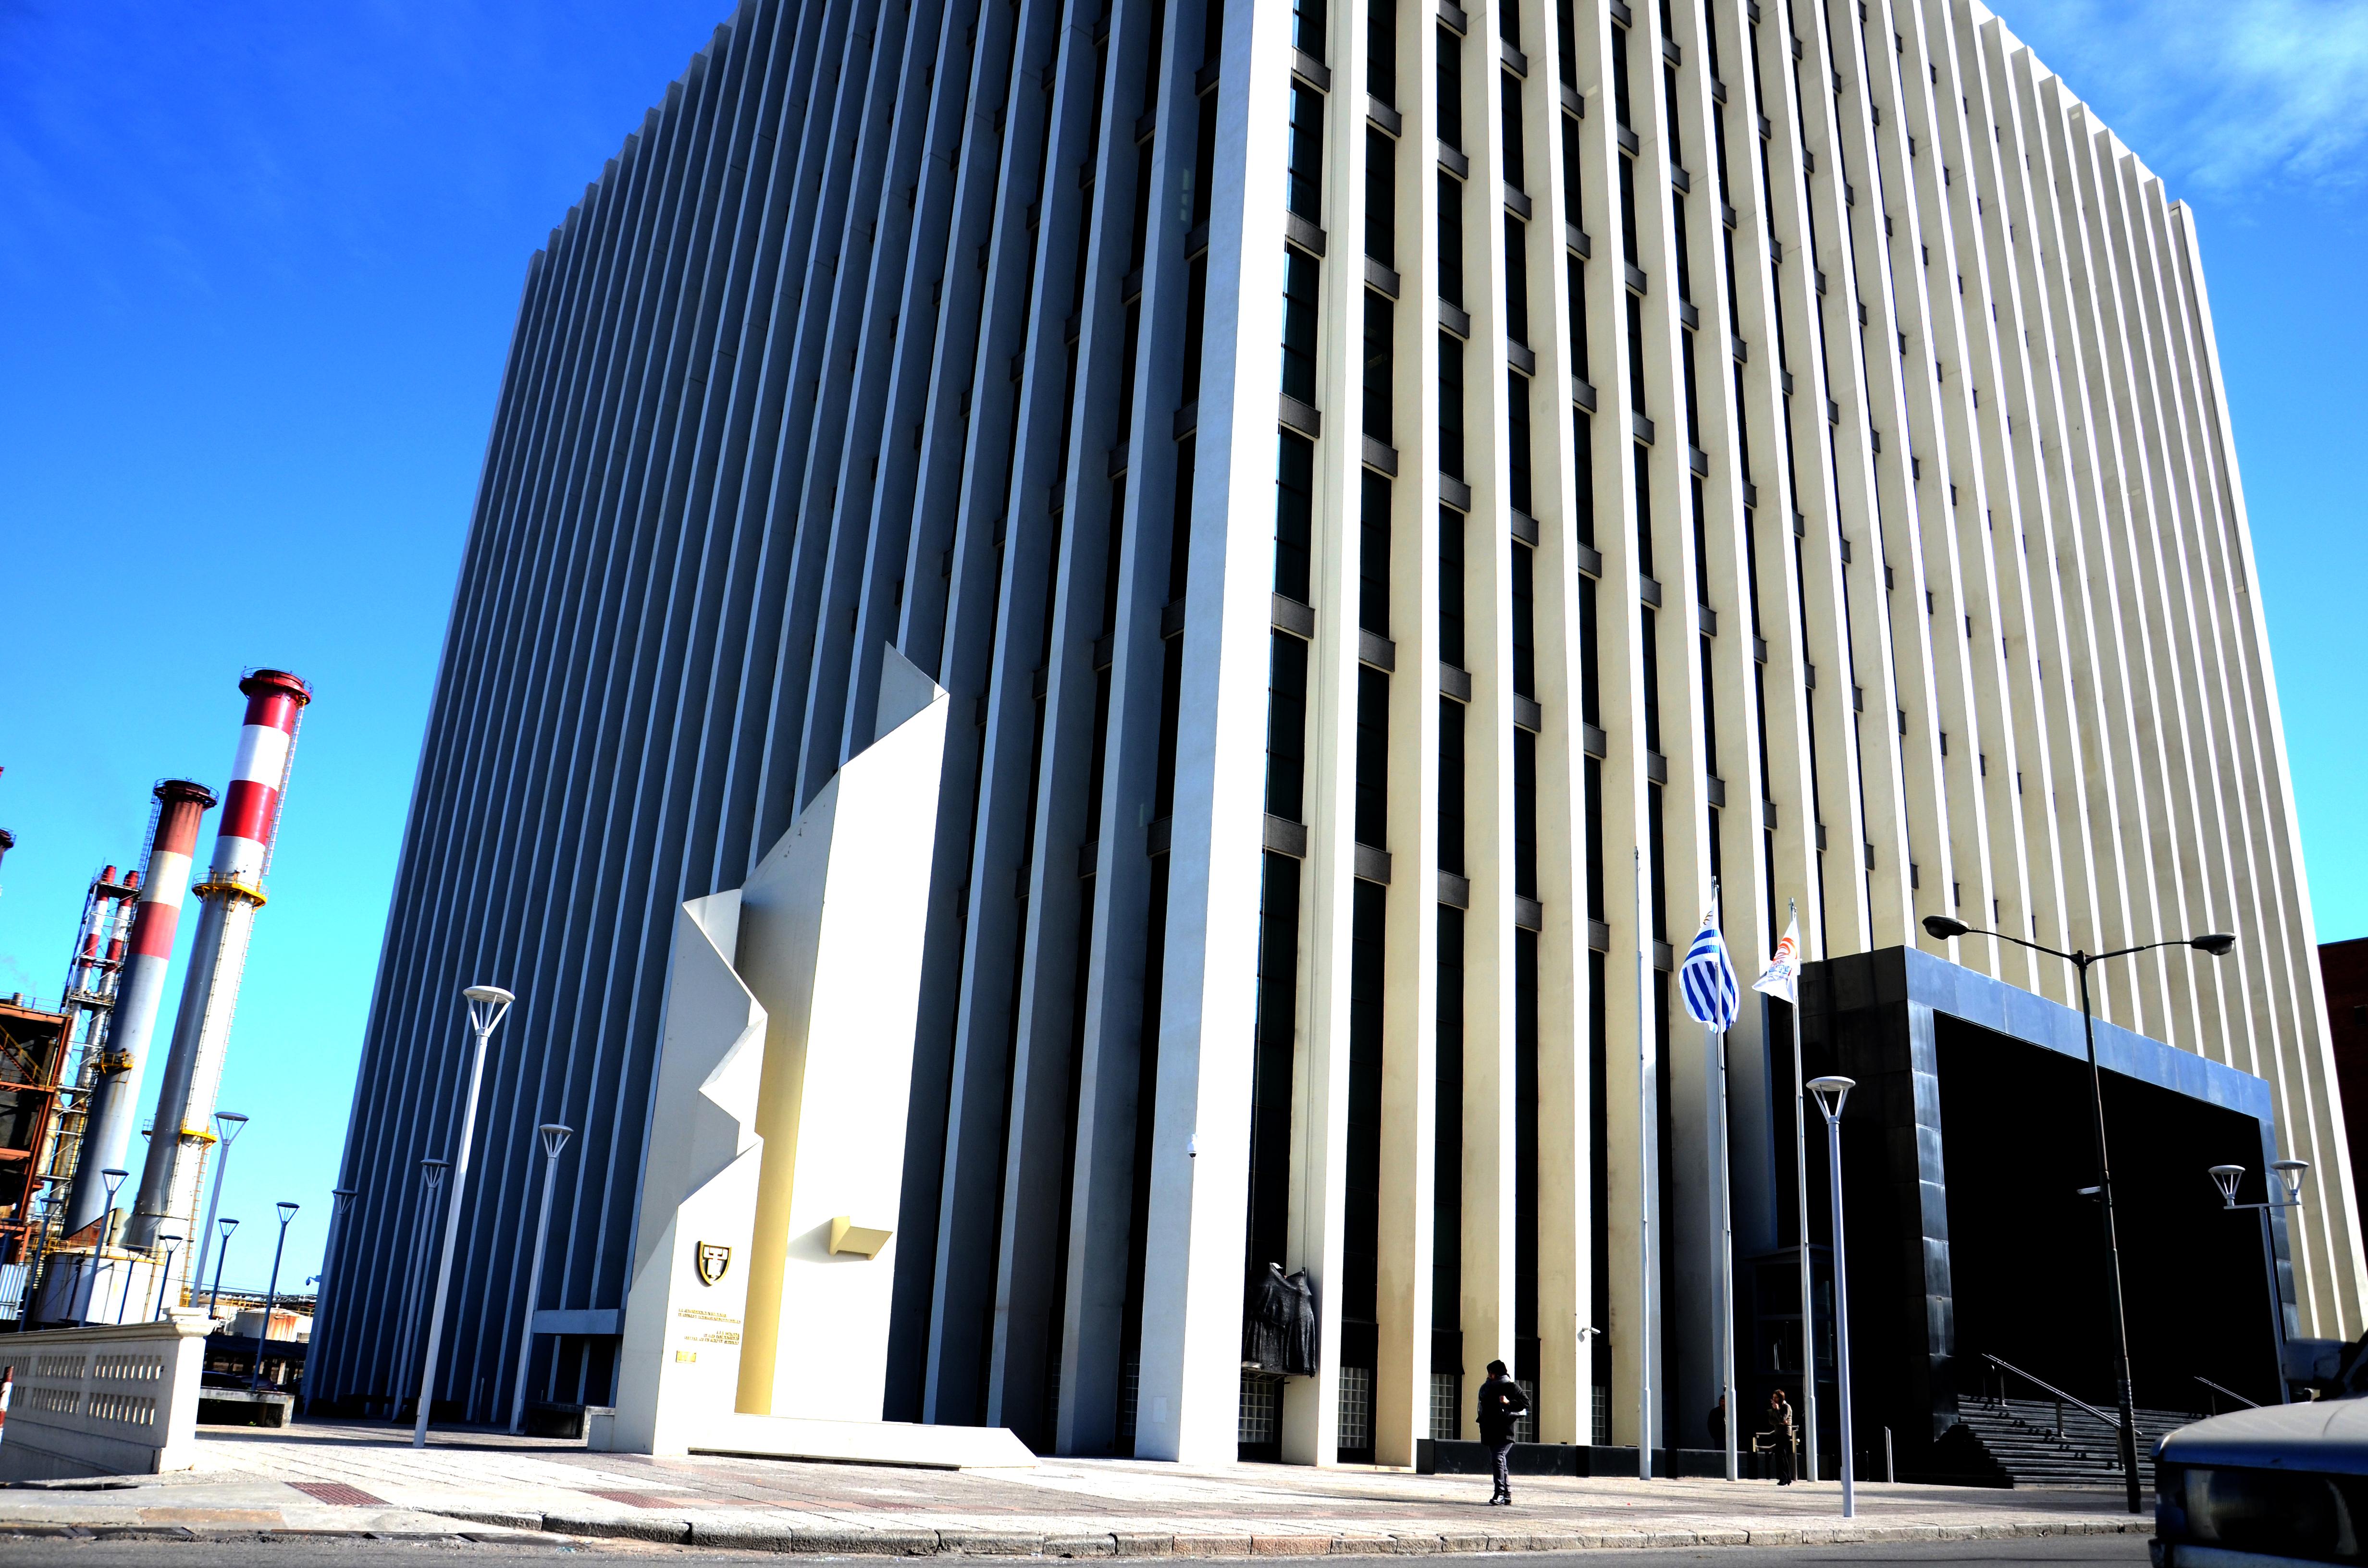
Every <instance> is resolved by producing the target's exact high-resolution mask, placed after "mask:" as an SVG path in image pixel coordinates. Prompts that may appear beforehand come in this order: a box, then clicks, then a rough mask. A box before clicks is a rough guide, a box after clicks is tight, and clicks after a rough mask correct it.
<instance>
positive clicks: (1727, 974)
mask: <svg viewBox="0 0 2368 1568" xmlns="http://www.w3.org/2000/svg"><path fill="white" fill-rule="evenodd" d="M1678 989H1679V990H1680V991H1682V992H1684V993H1685V998H1686V1012H1687V1014H1688V1015H1689V1016H1690V1017H1692V1018H1693V1020H1694V1022H1696V1023H1698V1024H1708V1025H1709V1026H1710V1027H1711V1028H1714V1029H1718V1030H1721V1031H1724V1030H1726V1029H1728V1028H1733V1027H1734V1025H1735V1016H1736V1013H1737V1012H1739V1011H1740V1010H1741V1008H1742V1006H1743V988H1742V986H1741V985H1740V984H1739V983H1737V982H1736V978H1735V965H1733V964H1732V963H1729V962H1728V961H1727V958H1726V940H1725V937H1721V936H1720V935H1719V934H1718V906H1717V905H1716V904H1713V905H1712V906H1711V907H1710V908H1709V909H1707V910H1705V911H1703V912H1702V929H1701V930H1700V931H1698V932H1696V933H1694V945H1693V946H1692V947H1691V948H1688V949H1686V961H1685V962H1683V963H1681V964H1679V966H1678Z"/></svg>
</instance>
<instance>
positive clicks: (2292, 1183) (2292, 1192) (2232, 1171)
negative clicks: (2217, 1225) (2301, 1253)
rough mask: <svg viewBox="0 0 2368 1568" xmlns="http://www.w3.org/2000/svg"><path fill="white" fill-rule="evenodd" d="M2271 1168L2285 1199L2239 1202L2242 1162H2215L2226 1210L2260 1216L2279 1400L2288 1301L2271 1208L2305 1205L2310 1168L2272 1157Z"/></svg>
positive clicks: (2216, 1183)
mask: <svg viewBox="0 0 2368 1568" xmlns="http://www.w3.org/2000/svg"><path fill="white" fill-rule="evenodd" d="M2270 1169H2271V1170H2273V1171H2275V1172H2276V1173H2277V1176H2278V1185H2280V1186H2281V1187H2284V1188H2285V1192H2286V1196H2285V1200H2284V1201H2283V1202H2280V1201H2278V1200H2277V1199H2271V1200H2270V1201H2269V1202H2267V1203H2239V1202H2237V1183H2238V1182H2239V1181H2242V1180H2243V1179H2244V1177H2245V1167H2244V1166H2242V1165H2214V1166H2213V1167H2212V1181H2213V1185H2214V1186H2215V1187H2219V1189H2220V1206H2221V1207H2222V1208H2223V1209H2226V1210H2242V1209H2250V1210H2253V1212H2255V1213H2256V1214H2259V1215H2260V1217H2261V1269H2262V1271H2263V1272H2264V1273H2265V1274H2266V1275H2267V1276H2268V1277H2269V1284H2270V1365H2271V1368H2272V1369H2274V1372H2275V1375H2276V1378H2277V1390H2278V1403H2280V1404H2284V1403H2287V1398H2286V1355H2285V1344H2286V1301H2285V1292H2284V1291H2283V1290H2279V1289H2278V1251H2277V1246H2276V1244H2274V1243H2273V1242H2272V1241H2271V1239H2270V1210H2272V1209H2299V1208H2301V1207H2302V1178H2303V1173H2304V1172H2305V1171H2307V1170H2309V1169H2310V1162H2309V1161H2308V1160H2272V1161H2271V1162H2270Z"/></svg>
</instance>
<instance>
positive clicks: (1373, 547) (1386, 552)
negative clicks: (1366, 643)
mask: <svg viewBox="0 0 2368 1568" xmlns="http://www.w3.org/2000/svg"><path fill="white" fill-rule="evenodd" d="M1362 472H1363V473H1364V476H1365V483H1364V494H1362V495H1361V496H1360V497H1359V505H1358V508H1357V510H1358V530H1359V536H1360V537H1359V540H1358V546H1357V577H1358V582H1357V624H1358V625H1360V626H1361V627H1363V628H1364V629H1365V630H1366V631H1370V632H1372V634H1373V635H1374V636H1376V637H1387V636H1388V635H1389V634H1390V482H1389V481H1388V480H1386V479H1384V478H1383V477H1382V476H1381V475H1380V474H1378V473H1375V472H1373V471H1372V469H1365V470H1363V471H1362Z"/></svg>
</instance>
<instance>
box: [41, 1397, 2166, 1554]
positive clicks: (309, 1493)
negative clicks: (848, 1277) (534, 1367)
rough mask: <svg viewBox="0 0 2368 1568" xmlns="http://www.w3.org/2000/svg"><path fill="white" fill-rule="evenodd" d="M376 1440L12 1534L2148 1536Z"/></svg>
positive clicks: (2041, 1511) (1714, 1505)
mask: <svg viewBox="0 0 2368 1568" xmlns="http://www.w3.org/2000/svg"><path fill="white" fill-rule="evenodd" d="M408 1439H409V1434H408V1432H404V1431H400V1430H397V1429H395V1428H393V1427H389V1426H384V1425H380V1424H359V1423H312V1422H308V1423H305V1424H303V1425H302V1426H295V1427H291V1428H289V1429H287V1430H285V1431H262V1430H256V1431H247V1430H236V1429H227V1428H208V1429H206V1430H205V1431H204V1433H203V1435H202V1439H201V1458H200V1461H199V1468H198V1469H197V1470H195V1471H184V1472H181V1473H178V1474H175V1475H170V1476H155V1477H143V1478H141V1479H140V1480H139V1481H138V1482H137V1483H134V1484H131V1485H124V1484H122V1483H109V1484H108V1485H107V1486H106V1487H105V1489H103V1490H92V1491H70V1492H69V1491H51V1490H28V1489H20V1488H11V1489H9V1490H6V1491H0V1535H5V1534H7V1533H10V1532H24V1531H27V1530H28V1529H40V1530H43V1531H44V1532H46V1531H49V1530H55V1529H63V1528H72V1529H74V1530H76V1531H97V1530H120V1529H135V1530H154V1531H171V1532H176V1533H177V1532H188V1533H193V1534H198V1535H209V1534H224V1533H229V1534H248V1535H251V1534H256V1533H272V1534H280V1533H290V1534H308V1533H319V1532H334V1533H338V1534H351V1533H358V1532H370V1533H374V1534H378V1535H381V1536H395V1537H417V1536H449V1535H451V1534H454V1533H461V1532H465V1533H468V1534H471V1535H473V1536H475V1537H478V1538H480V1539H486V1540H498V1539H510V1540H517V1539H522V1538H524V1537H526V1536H528V1535H529V1534H530V1533H532V1532H543V1533H544V1534H545V1535H546V1537H547V1535H548V1534H552V1533H555V1534H559V1535H564V1536H570V1537H580V1538H609V1539H623V1540H641V1541H656V1542H673V1543H686V1544H697V1545H705V1546H738V1547H746V1548H750V1549H755V1550H763V1551H793V1552H799V1553H826V1554H855V1553H860V1554H874V1555H900V1556H927V1555H937V1554H948V1555H981V1554H992V1555H1018V1556H1031V1555H1035V1556H1047V1557H1171V1556H1173V1557H1251V1556H1324V1555H1372V1554H1392V1555H1403V1554H1425V1553H1436V1552H1469V1551H1573V1550H1579V1549H1586V1548H1601V1547H1637V1546H1718V1545H1736V1546H1740V1545H1746V1544H1778V1545H1816V1544H1825V1543H1828V1542H1846V1541H1859V1540H1869V1541H1873V1540H1889V1541H1897V1540H1948V1539H1976V1538H1980V1539H1996V1538H2007V1537H2015V1536H2038V1535H2089V1534H2121V1533H2130V1532H2135V1533H2140V1534H2145V1533H2150V1532H2151V1530H2152V1528H2153V1521H2152V1519H2151V1517H2137V1518H2133V1517H2130V1516H2128V1515H2126V1514H2123V1513H2121V1512H2119V1511H2118V1508H2117V1505H2118V1503H2119V1499H2118V1497H2116V1496H2114V1495H2112V1494H2102V1493H2093V1492H2091V1493H2066V1492H2005V1491H1989V1490H1985V1489H1981V1488H1960V1487H1930V1486H1913V1485H1906V1484H1901V1485H1887V1484H1883V1483H1872V1484H1861V1486H1860V1488H1859V1493H1858V1495H1859V1517H1858V1518H1857V1519H1855V1520H1851V1521H1848V1522H1845V1521H1844V1520H1842V1519H1841V1518H1840V1517H1839V1515H1840V1501H1841V1499H1840V1488H1839V1486H1838V1485H1837V1484H1835V1483H1823V1484H1820V1485H1805V1484H1804V1485H1800V1486H1793V1487H1785V1488H1782V1489H1779V1488H1778V1487H1777V1486H1776V1485H1774V1484H1773V1483H1769V1482H1741V1483H1734V1484H1729V1483H1725V1482H1718V1481H1650V1482H1640V1481H1635V1480H1612V1479H1589V1480H1570V1479H1527V1480H1523V1481H1522V1482H1521V1483H1520V1485H1519V1487H1518V1488H1517V1492H1518V1495H1519V1497H1520V1504H1519V1506H1515V1507H1512V1508H1490V1507H1488V1506H1486V1497H1487V1491H1488V1483H1487V1479H1486V1477H1481V1476H1424V1475H1413V1474H1409V1473H1407V1472H1405V1471H1380V1470H1329V1471H1317V1470H1309V1469H1304V1468H1300V1467H1295V1466H1290V1467H1286V1466H1279V1465H1236V1466H1229V1467H1222V1468H1212V1469H1185V1468H1182V1467H1179V1466H1176V1465H1163V1464H1153V1463H1148V1462H1138V1461H1135V1460H1045V1461H1044V1463H1043V1465H1042V1468H1040V1469H1038V1470H1035V1471H969V1472H960V1473H950V1472H946V1471H907V1470H891V1469H884V1468H874V1467H863V1466H851V1465H828V1464H798V1463H789V1462H783V1461H778V1460H738V1459H720V1458H706V1457H700V1458H696V1459H688V1460H655V1459H650V1458H647V1457H645V1456H640V1455H632V1454H596V1453H590V1452H587V1451H586V1449H584V1448H583V1447H582V1446H581V1445H580V1444H576V1445H570V1444H559V1443H552V1442H549V1441H545V1440H540V1439H519V1438H512V1437H505V1436H501V1435H498V1434H488V1433H478V1432H450V1433H442V1432H439V1433H436V1434H432V1435H431V1437H430V1442H429V1445H428V1447H427V1449H425V1450H419V1449H413V1448H412V1447H411V1446H410V1443H409V1440H408Z"/></svg>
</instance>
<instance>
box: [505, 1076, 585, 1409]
mask: <svg viewBox="0 0 2368 1568" xmlns="http://www.w3.org/2000/svg"><path fill="white" fill-rule="evenodd" d="M535 1131H537V1132H539V1133H541V1135H542V1217H541V1219H539V1220H537V1221H535V1223H534V1267H532V1268H530V1269H529V1270H528V1271H527V1277H526V1323H525V1324H524V1325H523V1326H522V1327H521V1328H519V1330H518V1392H516V1393H514V1394H512V1395H511V1396H510V1431H511V1433H512V1434H513V1435H516V1433H517V1432H518V1429H519V1428H520V1427H521V1426H524V1425H525V1423H526V1373H527V1363H528V1362H529V1361H530V1360H532V1359H533V1358H534V1308H535V1303H536V1302H538V1301H541V1300H542V1248H543V1244H544V1243H545V1242H547V1241H548V1240H550V1238H551V1188H552V1184H553V1183H554V1182H555V1181H556V1180H557V1179H558V1176H559V1152H560V1151H561V1150H562V1149H564V1148H566V1147H567V1141H568V1140H569V1139H570V1138H573V1137H575V1129H574V1128H572V1127H569V1126H566V1125H564V1123H561V1122H556V1121H546V1122H544V1123H543V1124H542V1125H541V1127H538V1128H536V1129H535Z"/></svg>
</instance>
